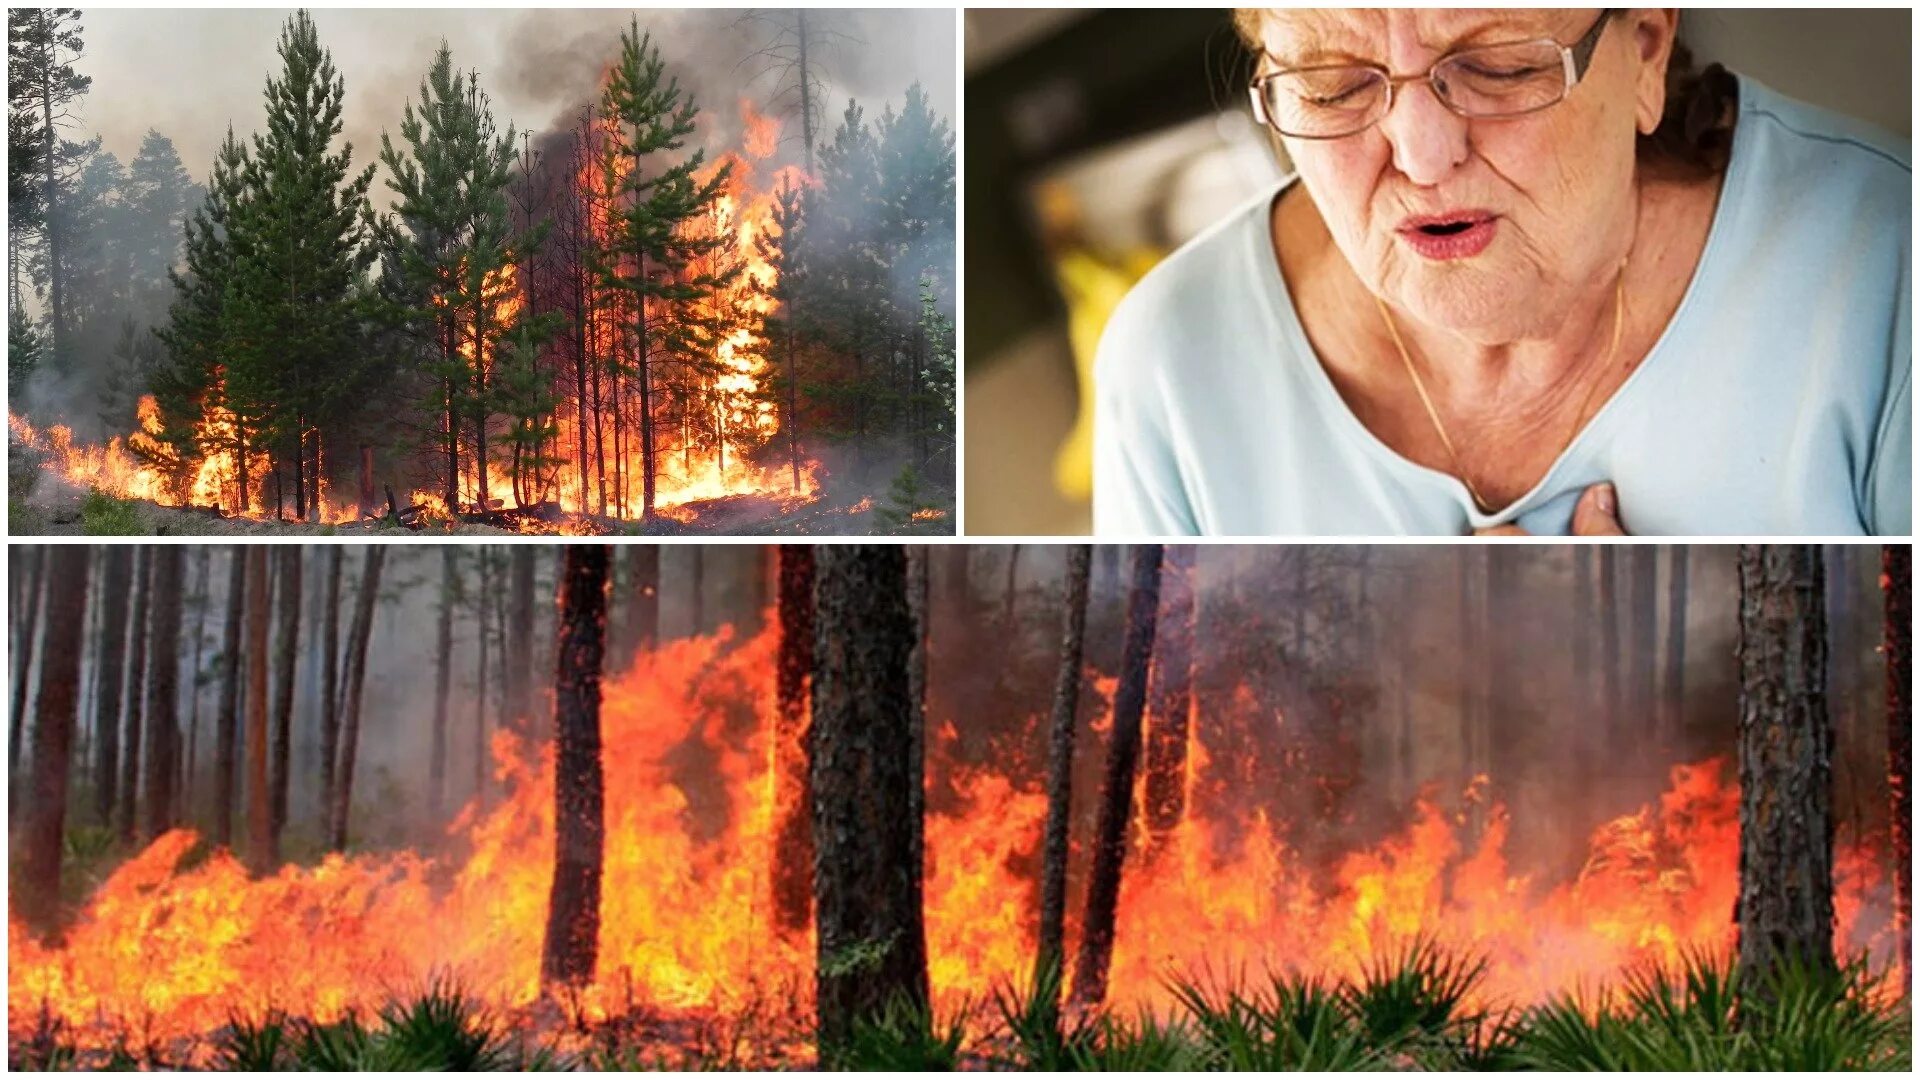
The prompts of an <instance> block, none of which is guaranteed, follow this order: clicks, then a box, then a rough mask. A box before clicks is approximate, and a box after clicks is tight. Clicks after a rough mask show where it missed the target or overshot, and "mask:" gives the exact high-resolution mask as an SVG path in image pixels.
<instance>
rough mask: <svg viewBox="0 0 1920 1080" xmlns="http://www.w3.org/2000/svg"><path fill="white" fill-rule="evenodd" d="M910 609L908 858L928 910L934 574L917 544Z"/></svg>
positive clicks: (916, 893)
mask: <svg viewBox="0 0 1920 1080" xmlns="http://www.w3.org/2000/svg"><path fill="white" fill-rule="evenodd" d="M906 555H907V612H908V614H909V615H911V616H912V618H913V648H912V650H911V651H909V652H908V653H907V769H908V775H909V776H910V777H911V779H912V782H911V783H910V784H908V786H907V829H908V832H909V834H910V841H911V842H910V844H909V847H910V849H911V853H910V854H909V855H908V859H909V862H910V863H911V865H912V867H913V873H912V875H911V876H910V877H909V878H908V885H909V886H910V888H911V890H912V893H913V896H912V898H911V900H910V901H909V903H910V904H911V906H912V910H914V911H919V912H924V911H925V910H926V892H925V882H926V873H927V828H926V825H927V783H926V775H927V642H928V638H929V636H930V635H931V634H932V632H933V631H932V626H931V618H930V616H929V614H928V612H927V599H928V598H927V593H928V585H929V579H930V577H931V575H929V574H928V572H927V548H926V545H924V544H915V545H913V546H911V547H908V548H907V549H906Z"/></svg>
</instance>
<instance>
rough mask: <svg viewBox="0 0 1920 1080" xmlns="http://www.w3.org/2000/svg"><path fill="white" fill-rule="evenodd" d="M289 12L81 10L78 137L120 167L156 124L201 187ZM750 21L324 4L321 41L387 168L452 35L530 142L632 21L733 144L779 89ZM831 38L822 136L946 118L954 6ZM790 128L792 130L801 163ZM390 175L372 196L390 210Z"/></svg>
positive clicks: (720, 139) (865, 23) (250, 120)
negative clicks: (83, 94)
mask: <svg viewBox="0 0 1920 1080" xmlns="http://www.w3.org/2000/svg"><path fill="white" fill-rule="evenodd" d="M291 14H292V9H273V10H204V9H201V10H154V9H143V10H106V9H83V16H82V26H83V27H84V31H85V40H86V54H85V56H84V57H83V59H82V60H81V62H80V64H79V67H80V70H81V71H82V72H83V73H85V74H88V75H91V76H93V88H92V90H91V92H90V93H89V94H88V95H87V98H86V100H85V101H84V102H83V103H82V105H81V106H80V108H79V110H78V122H77V124H76V130H75V131H74V132H73V136H74V137H77V138H84V137H87V136H89V135H92V134H98V135H100V136H101V137H102V140H103V146H104V148H105V149H106V150H108V151H111V152H112V153H114V154H115V155H116V156H118V157H119V158H120V160H121V162H122V163H125V162H127V161H130V160H132V158H133V156H134V154H135V153H137V152H138V150H139V147H140V141H141V139H142V137H144V135H145V134H146V132H147V130H148V129H149V128H152V129H155V130H158V131H159V132H160V133H161V134H163V135H166V136H167V137H168V138H170V139H172V140H173V143H174V146H175V147H176V148H177V149H178V150H179V152H180V158H181V161H182V162H183V163H184V164H185V165H186V167H187V171H188V172H189V173H191V174H192V175H193V177H194V179H195V180H199V181H204V180H205V179H206V175H207V172H208V169H209V167H210V166H211V164H212V161H213V156H214V153H215V151H216V149H217V148H218V147H219V145H220V141H221V139H222V138H223V137H224V135H225V133H226V129H227V125H228V124H232V125H233V127H234V130H235V132H236V133H238V134H239V135H240V136H241V137H242V138H245V137H246V136H247V135H249V134H250V133H252V132H254V131H256V130H259V129H261V128H262V127H264V124H265V106H264V95H263V90H264V88H265V86H266V82H267V79H268V78H269V76H271V75H273V74H275V73H277V71H278V69H279V58H278V56H276V55H275V52H274V49H275V46H276V44H277V43H278V40H279V36H280V28H281V26H282V25H283V24H284V23H285V22H286V20H287V19H288V17H289V16H290V15H291ZM743 14H744V13H743V12H741V11H729V10H724V9H720V10H715V9H706V10H667V11H658V10H654V11H637V12H629V11H625V10H614V9H602V10H528V9H512V8H501V9H487V10H461V9H440V10H343V9H332V10H328V9H320V10H315V11H314V12H313V20H314V23H315V25H316V27H317V28H318V29H319V32H320V43H321V45H322V46H324V47H326V48H327V49H329V50H330V51H331V52H332V54H333V61H334V64H335V66H336V67H337V68H338V69H339V72H340V75H341V76H342V78H344V79H345V81H346V107H345V110H344V115H343V123H344V125H345V131H344V136H345V138H346V139H347V140H348V141H349V142H351V143H352V145H353V163H354V166H355V167H356V169H357V168H360V167H364V166H365V165H367V164H369V163H371V162H374V161H376V160H377V158H378V154H379V148H380V133H381V131H382V130H383V129H384V130H385V131H387V132H390V133H391V134H392V135H393V137H394V139H395V140H396V142H398V140H399V125H400V116H401V110H402V109H403V108H404V107H405V106H406V105H407V104H408V103H409V102H415V101H417V100H418V95H419V85H420V82H421V80H422V78H423V77H424V76H425V74H426V70H427V66H428V64H429V63H430V62H431V61H432V59H433V53H434V50H435V49H436V48H437V47H438V45H439V43H440V41H441V40H442V39H445V40H446V42H447V44H448V46H449V47H450V48H451V49H452V52H453V61H454V64H455V65H456V66H457V67H459V68H460V69H462V70H476V69H477V70H478V71H479V74H480V85H481V88H482V89H483V90H484V91H485V92H486V93H487V94H488V95H489V96H490V97H491V98H492V100H493V107H494V117H495V120H496V121H497V122H498V124H499V126H500V128H501V129H503V130H504V129H505V127H506V125H507V123H509V122H511V123H512V124H513V125H514V126H515V127H516V129H518V130H520V131H527V130H532V131H534V132H536V133H538V132H542V131H546V130H549V129H550V128H552V127H554V126H556V125H557V124H561V123H565V122H567V121H568V120H569V119H574V118H577V117H578V115H579V106H580V105H583V104H586V103H587V102H589V101H591V100H593V99H594V98H596V97H597V95H598V85H599V81H600V76H601V74H602V73H603V72H604V71H605V70H606V67H607V66H608V64H610V63H611V62H612V60H613V59H614V57H615V56H616V55H617V54H618V51H619V47H620V31H621V30H623V29H624V28H625V27H626V26H627V24H628V20H629V19H630V18H632V17H635V16H637V17H638V18H639V19H640V25H641V28H642V30H651V31H652V33H653V35H654V39H655V43H656V44H658V45H659V46H660V51H661V54H662V56H663V57H664V59H665V60H666V62H667V66H668V71H669V72H670V73H672V74H673V75H675V76H676V77H677V78H678V79H679V80H680V83H681V85H682V87H684V88H687V89H689V90H692V91H693V92H694V94H695V98H696V100H697V101H698V102H699V104H700V105H701V108H702V110H703V116H702V125H703V126H702V135H703V137H705V138H706V139H707V141H708V142H709V145H711V146H713V147H715V148H719V147H723V146H730V145H734V143H735V141H736V139H737V132H738V130H739V121H738V114H739V105H738V99H739V98H740V97H741V96H746V97H749V98H753V99H755V101H756V102H761V101H764V100H765V99H766V98H767V97H769V96H771V95H772V94H773V93H774V80H773V78H772V76H771V75H768V76H765V77H762V78H760V79H759V80H758V81H756V82H751V83H750V82H749V80H750V79H751V78H752V76H753V75H754V74H755V73H756V72H757V71H760V70H761V69H763V68H764V67H765V62H764V61H755V60H753V59H751V58H750V57H751V54H752V53H753V52H754V51H755V50H756V49H758V48H760V47H761V46H762V45H764V44H765V43H766V41H767V40H768V39H769V38H770V37H771V35H772V30H771V29H770V28H768V27H766V26H764V25H755V24H753V23H751V22H748V21H744V20H743V19H742V18H741V16H742V15H743ZM809 18H810V19H815V18H819V19H823V20H824V21H825V22H826V25H827V26H828V28H829V29H831V30H832V31H833V32H834V34H835V43H834V44H833V45H832V46H831V47H829V48H828V49H827V50H826V55H825V56H824V57H820V58H817V60H816V62H817V63H818V66H819V70H820V73H821V75H822V76H823V77H824V78H825V79H826V81H827V83H828V93H827V101H828V104H829V107H828V108H827V109H826V114H827V119H826V122H825V124H824V131H823V133H822V135H821V136H820V139H821V140H822V141H823V140H824V139H825V138H826V137H827V136H829V135H830V134H831V132H832V128H833V125H834V124H836V123H837V122H838V119H839V115H840V113H841V111H842V110H843V109H844V108H845V106H846V98H847V97H849V96H852V97H854V98H857V99H858V100H859V101H860V102H861V104H862V105H863V106H864V107H865V108H866V109H867V111H868V113H869V114H870V115H872V114H878V113H879V111H880V109H881V107H882V106H883V105H884V104H886V103H888V102H892V103H893V104H894V105H895V107H896V108H897V107H898V105H899V102H900V100H901V98H902V96H903V95H904V93H905V91H906V88H907V86H908V85H909V84H910V83H912V82H914V81H916V80H917V81H919V82H920V83H921V85H922V86H924V87H925V88H926V89H927V91H928V94H929V96H930V99H931V101H932V104H933V106H934V108H935V109H936V110H937V111H938V112H939V113H940V114H941V115H942V116H944V117H946V118H947V120H948V122H949V124H952V121H953V115H954V107H955V98H956V95H957V88H956V85H955V82H956V72H955V62H956V42H955V29H956V22H955V18H954V14H953V12H952V11H951V10H906V11H901V10H860V11H814V12H810V13H809ZM798 130H799V124H798V121H797V120H794V121H791V122H789V123H788V124H787V128H786V134H791V135H795V136H796V140H795V141H794V142H793V143H790V144H789V148H790V149H791V151H792V152H793V153H794V154H796V155H797V154H798V144H797V132H798ZM384 179H385V178H384V176H382V175H379V174H376V177H375V180H374V189H373V193H374V196H375V199H376V202H377V203H378V204H380V205H386V202H387V192H386V189H385V184H384Z"/></svg>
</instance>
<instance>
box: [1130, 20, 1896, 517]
mask: <svg viewBox="0 0 1920 1080" xmlns="http://www.w3.org/2000/svg"><path fill="white" fill-rule="evenodd" d="M1236 22H1237V24H1238V27H1239V29H1240V32H1241V35H1242V36H1243V37H1244V38H1245V39H1246V40H1247V42H1248V44H1249V45H1250V46H1251V47H1252V48H1253V49H1254V51H1255V52H1256V53H1257V55H1258V57H1259V65H1258V68H1257V70H1256V72H1255V78H1254V80H1253V85H1252V92H1253V103H1254V112H1255V114H1256V115H1257V116H1258V117H1259V118H1260V119H1261V120H1262V121H1263V122H1264V123H1266V124H1267V125H1268V126H1269V127H1270V128H1271V129H1272V130H1273V131H1274V132H1275V133H1276V134H1277V135H1278V137H1279V139H1280V141H1281V142H1282V143H1283V144H1284V146H1285V148H1286V151H1287V155H1288V157H1289V158H1290V159H1291V160H1292V162H1293V165H1294V167H1295V169H1296V170H1297V171H1296V173H1295V175H1294V176H1293V177H1290V178H1289V179H1288V180H1286V181H1285V182H1283V183H1282V184H1281V185H1280V186H1279V188H1278V190H1277V191H1273V192H1270V193H1267V194H1265V195H1262V196H1261V198H1260V199H1259V200H1257V201H1256V202H1253V203H1250V204H1248V205H1246V206H1244V207H1241V208H1239V209H1237V210H1235V211H1233V212H1232V213H1231V214H1230V215H1229V216H1228V217H1227V218H1226V220H1224V221H1222V222H1220V223H1219V224H1218V225H1216V226H1215V227H1213V228H1212V229H1211V230H1209V231H1208V232H1207V233H1205V234H1204V235H1202V236H1200V237H1199V238H1197V239H1196V240H1194V241H1193V242H1192V243H1190V244H1188V245H1187V246H1186V247H1184V248H1182V249H1181V250H1180V251H1179V252H1177V253H1176V254H1174V255H1173V256H1172V257H1171V258H1169V259H1167V260H1166V261H1165V262H1164V263H1162V264H1161V265H1160V266H1158V267H1156V268H1155V270H1154V271H1153V272H1152V273H1151V274H1150V275H1148V276H1147V277H1146V278H1145V279H1144V280H1142V281H1141V283H1140V284H1139V285H1138V286H1137V287H1136V288H1135V289H1134V291H1133V292H1132V293H1131V294H1129V295H1128V297H1127V299H1126V300H1125V301H1124V302H1123V303H1122V304H1121V306H1120V308H1119V309H1118V310H1117V311H1116V312H1115V314H1114V316H1113V319H1112V321H1111V322H1110V323H1109V325H1108V328H1107V331H1106V334H1105V336H1104V338H1103V340H1102V343H1101V348H1100V355H1099V361H1098V368H1097V375H1096V385H1097V402H1096V410H1097V411H1096V434H1095V442H1096V449H1095V480H1094V518H1095V529H1096V531H1097V532H1100V533H1105V534H1129V535H1173V534H1207V535H1274V534H1321V535H1328V534H1331V535H1383V534H1396V533H1400V534H1428V535H1436V534H1455V535H1458V534H1462V533H1466V532H1485V533H1498V532H1526V533H1536V534H1549V533H1551V534H1566V533H1569V532H1571V533H1573V534H1576V535H1609V534H1619V533H1623V532H1625V533H1637V534H1683V535H1686V534H1753V533H1767V534H1775V533H1780V534H1802V535H1821V536H1826V535H1841V534H1862V533H1865V534H1880V535H1905V534H1907V533H1909V532H1910V531H1911V525H1910V502H1911V477H1910V471H1911V456H1912V450H1911V444H1912V438H1913V436H1912V415H1911V404H1910V400H1909V394H1910V390H1909V386H1908V382H1909V370H1910V368H1911V365H1912V347H1911V343H1910V341H1909V335H1910V333H1911V327H1910V324H1909V315H1910V309H1909V290H1910V288H1911V282H1910V280H1909V260H1910V254H1911V253H1910V250H1909V234H1910V231H1911V228H1910V221H1911V218H1912V196H1911V194H1910V192H1911V184H1912V166H1911V163H1910V157H1909V149H1908V146H1907V144H1906V143H1904V142H1901V141H1899V140H1896V139H1893V138H1891V137H1888V136H1886V135H1883V134H1880V133H1877V132H1874V131H1870V130H1866V129H1863V127H1862V126H1860V125H1857V124H1853V123H1850V122H1848V121H1846V120H1844V119H1842V118H1840V117H1837V116H1834V115H1831V114H1828V113H1825V112H1822V111H1820V110H1817V109H1814V108H1812V107H1810V106H1807V105H1804V104H1801V103H1799V102H1795V101H1791V100H1789V99H1787V98H1784V97H1781V96H1780V95H1779V94H1776V93H1773V92H1772V91H1770V90H1768V89H1767V88H1765V87H1763V86H1760V85H1758V84H1757V83H1754V82H1753V81H1751V80H1748V79H1745V78H1736V77H1734V76H1732V75H1729V74H1728V73H1726V72H1724V71H1722V70H1720V69H1718V68H1711V69H1709V70H1708V71H1707V72H1706V73H1704V74H1698V73H1694V72H1691V71H1689V70H1687V64H1686V61H1685V54H1684V50H1677V48H1676V42H1675V39H1676V33H1677V30H1678V15H1677V13H1676V12H1674V11H1671V10H1660V9H1647V10H1641V9H1633V10H1618V9H1609V10H1604V11H1594V10H1591V9H1589V10H1586V11H1522V10H1504V11H1449V10H1422V11H1353V10H1323V11H1309V10H1272V11H1265V10H1263V11H1243V12H1241V13H1240V14H1239V16H1238V17H1237V19H1236ZM1906 77H1907V73H1906V72H1890V73H1889V79H1888V86H1889V88H1890V90H1889V92H1898V93H1905V92H1906ZM1296 180H1297V181H1298V182H1297V183H1296V182H1295V181H1296Z"/></svg>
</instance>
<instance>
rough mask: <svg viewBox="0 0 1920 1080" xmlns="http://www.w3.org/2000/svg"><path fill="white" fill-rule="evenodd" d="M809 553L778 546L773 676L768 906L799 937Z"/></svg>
mask: <svg viewBox="0 0 1920 1080" xmlns="http://www.w3.org/2000/svg"><path fill="white" fill-rule="evenodd" d="M813 552H814V548H813V545H811V544H782V545H780V548H779V559H780V599H779V603H780V659H779V670H778V671H777V672H776V673H775V680H776V686H775V691H776V698H777V700H778V704H779V708H778V711H777V713H776V715H775V718H774V736H773V737H774V751H773V765H774V768H775V769H776V770H778V775H777V776H776V777H775V778H774V813H775V814H776V815H777V820H776V822H775V825H774V830H775V836H776V840H775V842H774V847H773V851H774V856H773V858H774V865H773V908H774V918H775V920H776V922H777V923H778V925H779V927H780V929H781V931H782V932H783V933H786V934H789V935H795V934H801V933H804V932H805V931H806V929H807V926H808V924H809V923H810V922H811V921H812V919H813V822H812V814H811V811H810V809H809V804H810V800H809V798H808V795H807V789H808V782H807V761H808V755H807V681H808V678H809V677H810V676H811V675H812V673H813Z"/></svg>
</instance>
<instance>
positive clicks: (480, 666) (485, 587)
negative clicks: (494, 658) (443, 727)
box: [473, 547, 493, 806]
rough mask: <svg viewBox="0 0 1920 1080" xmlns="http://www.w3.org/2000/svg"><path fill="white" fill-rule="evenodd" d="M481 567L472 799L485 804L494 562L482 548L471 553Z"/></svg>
mask: <svg viewBox="0 0 1920 1080" xmlns="http://www.w3.org/2000/svg"><path fill="white" fill-rule="evenodd" d="M474 556H475V561H476V562H477V563H478V564H479V567H480V588H479V591H478V592H476V593H475V594H474V596H473V648H474V667H475V675H474V683H473V686H474V691H473V799H474V802H475V803H476V804H478V805H481V806H485V805H486V802H487V757H488V755H487V594H488V593H489V592H490V591H491V590H492V588H493V581H492V567H493V559H492V556H491V555H490V554H489V553H488V551H487V549H486V548H484V547H477V548H475V549H474Z"/></svg>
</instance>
